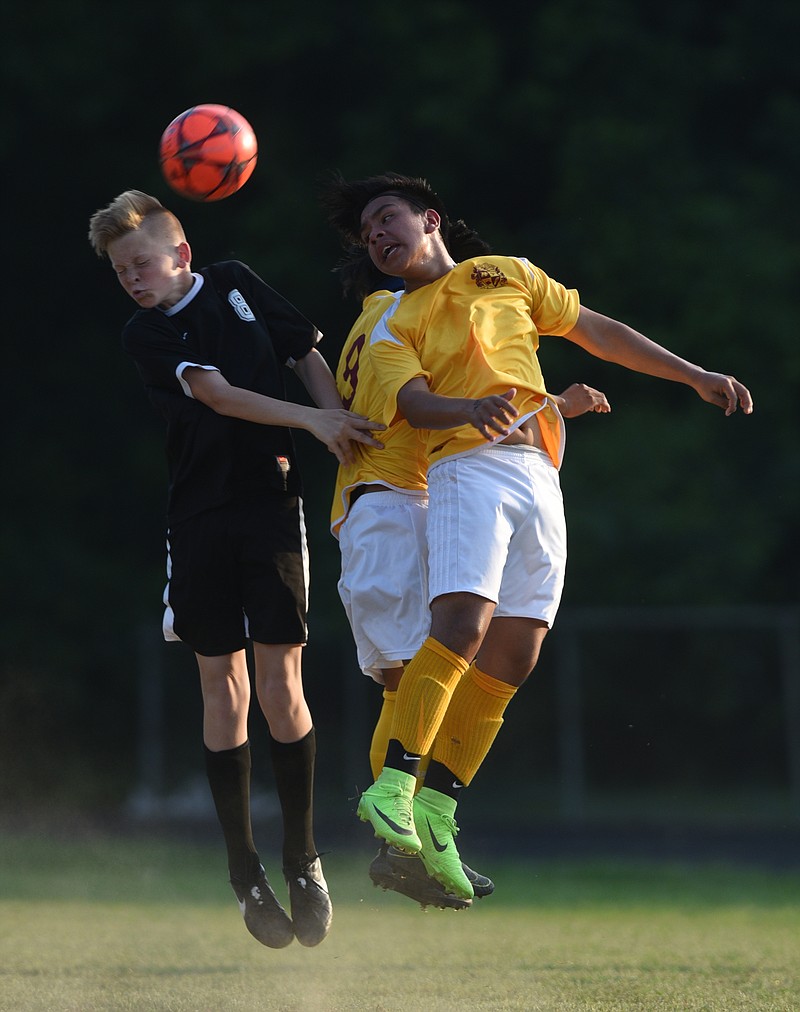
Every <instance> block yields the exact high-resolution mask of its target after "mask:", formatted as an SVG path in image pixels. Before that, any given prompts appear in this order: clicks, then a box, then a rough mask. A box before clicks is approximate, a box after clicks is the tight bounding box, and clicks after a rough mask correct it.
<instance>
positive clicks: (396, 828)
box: [372, 805, 414, 836]
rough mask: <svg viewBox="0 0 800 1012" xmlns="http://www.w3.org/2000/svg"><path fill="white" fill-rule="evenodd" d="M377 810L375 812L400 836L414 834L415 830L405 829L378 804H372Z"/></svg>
mask: <svg viewBox="0 0 800 1012" xmlns="http://www.w3.org/2000/svg"><path fill="white" fill-rule="evenodd" d="M372 807H373V809H374V810H375V814H376V815H378V816H379V817H380V818H381V819H383V821H384V822H385V823H386V825H387V826H388V827H389V829H391V830H392V832H394V833H397V834H398V835H400V836H413V835H414V832H413V830H411V829H403V827H402V826H398V825H397V823H396V822H395V821H394V819H390V818H389V816H388V815H386V814H384V813H383V812H382V811H381V810H380V808H378V806H377V805H373V806H372Z"/></svg>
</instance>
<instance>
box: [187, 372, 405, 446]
mask: <svg viewBox="0 0 800 1012" xmlns="http://www.w3.org/2000/svg"><path fill="white" fill-rule="evenodd" d="M183 378H184V379H185V381H186V382H187V383H188V384H189V388H190V389H191V391H192V396H193V397H194V398H195V400H198V401H200V402H201V403H203V404H205V405H206V406H207V407H209V408H211V410H212V411H216V412H217V414H219V415H228V416H229V417H231V418H241V419H242V420H243V421H246V422H256V423H258V424H259V425H285V426H288V427H291V428H295V429H305V430H306V431H308V432H310V433H311V434H312V435H313V436H316V437H317V439H319V440H320V441H321V442H323V443H324V444H325V445H326V446H327V447H328V449H329V450H330V451H331V453H333V454H335V455H336V459H337V460H338V461H339V463H340V464H349V463H350V462H351V461H352V459H353V448H352V443H353V442H357V443H366V444H367V445H368V446H374V447H375V448H376V449H378V450H382V449H383V443H381V442H379V441H378V440H377V439H375V437H374V436H373V435H372V432H373V431H379V430H381V429H384V428H385V427H386V426H385V425H383V424H381V423H380V422H373V421H371V420H370V419H369V418H364V416H363V415H357V414H355V413H354V412H352V411H345V409H344V408H342V407H337V408H312V407H309V406H308V405H306V404H295V403H294V402H293V401H282V400H279V399H277V398H275V397H267V396H265V395H264V394H258V393H255V392H254V391H253V390H245V389H244V388H243V387H234V386H231V384H230V383H228V381H227V380H226V379H225V377H224V376H222V375H221V373H219V372H216V371H215V370H209V369H200V368H198V367H195V366H192V367H190V368H188V369H186V370H185V371H184V373H183ZM337 401H338V397H337Z"/></svg>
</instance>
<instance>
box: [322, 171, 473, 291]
mask: <svg viewBox="0 0 800 1012" xmlns="http://www.w3.org/2000/svg"><path fill="white" fill-rule="evenodd" d="M381 194H388V195H392V196H396V197H400V198H401V199H403V200H405V201H406V202H407V203H409V204H410V205H411V206H412V207H416V208H418V209H419V210H420V211H425V210H427V208H429V207H432V208H433V209H434V210H435V211H437V212H438V214H439V216H440V218H441V222H442V223H441V229H440V230H441V233H442V239H443V241H444V244H445V246H446V247H447V251H448V253H449V254H450V255H451V256H452V257H453V259H454V260H455V261H457V262H460V261H461V260H468V259H469V258H470V257H475V256H482V255H485V254H487V253H489V252H491V247H490V246H489V244H488V243H486V242H484V241H483V239H481V237H480V236H479V235H478V233H477V232H476V231H475V230H474V229H471V228H469V226H468V225H467V224H466V223H465V222H464V221H462V220H461V219H459V220H458V221H455V222H451V221H450V219H449V218H448V216H447V211H446V210H445V206H444V202H443V201H442V199H441V197H439V195H438V193H436V191H435V190H434V189H433V188H432V187H431V185H430V183H428V181H427V180H426V179H423V178H422V177H420V176H403V175H400V174H399V173H396V172H385V173H383V175H380V176H370V177H369V178H367V179H359V180H355V181H352V182H348V181H347V180H346V179H344V178H343V177H342V176H341V175H340V174H338V173H336V174H334V176H333V177H332V178H331V179H330V180H329V181H328V182H327V183H326V184H324V186H323V189H322V192H321V194H320V202H321V203H322V206H323V207H324V208H325V211H326V212H327V216H328V221H329V222H330V224H331V225H333V227H334V228H335V229H337V231H338V232H339V234H340V235H341V236H342V238H343V240H344V242H345V247H346V250H347V252H346V253H345V256H344V258H343V259H342V260H341V261H340V262H339V263H338V264H337V265H336V267H335V268H334V271H335V272H336V273H337V274H338V275H339V280H340V281H341V284H342V290H343V293H344V295H353V296H355V297H356V298H358V299H363V298H364V297H365V296H366V295H369V293H370V292H374V291H377V290H379V289H382V288H397V287H398V285H399V282H397V281H395V282H394V283H393V282H392V280H391V279H390V278H389V277H388V275H386V274H384V273H383V272H382V271H379V270H378V268H377V267H376V266H375V265H374V264H373V263H372V261H371V260H370V258H369V255H368V254H367V253H366V252H365V249H364V244H363V243H362V242H361V213H362V211H363V210H364V208H365V207H366V206H367V204H368V203H369V202H370V201H371V200H374V198H375V197H378V196H380V195H381Z"/></svg>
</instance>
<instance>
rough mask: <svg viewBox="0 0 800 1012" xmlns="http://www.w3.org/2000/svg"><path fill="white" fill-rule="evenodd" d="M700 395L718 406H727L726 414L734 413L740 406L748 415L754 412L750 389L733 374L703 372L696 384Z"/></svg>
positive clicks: (695, 386)
mask: <svg viewBox="0 0 800 1012" xmlns="http://www.w3.org/2000/svg"><path fill="white" fill-rule="evenodd" d="M694 388H695V390H696V391H697V393H698V394H699V395H700V397H702V398H703V400H704V401H707V402H708V403H709V404H716V406H717V407H718V408H725V414H726V415H732V414H733V413H734V411H736V409H737V408H738V407H741V409H742V411H743V412H744V413H745V414H746V415H750V414H752V413H753V398H752V396H751V395H750V391H749V390H748V389H747V387H746V386H745V385H744V383H740V382H739V381H738V380H737V379H735V378H734V377H733V376H725V375H724V374H723V373H719V372H702V373H700V376H699V378H698V380H697V382H696V383H695V384H694Z"/></svg>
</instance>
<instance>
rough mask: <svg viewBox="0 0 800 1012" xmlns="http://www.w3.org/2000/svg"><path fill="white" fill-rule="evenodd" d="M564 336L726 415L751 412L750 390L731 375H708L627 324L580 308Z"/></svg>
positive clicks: (582, 307) (705, 371) (697, 366)
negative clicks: (685, 390)
mask: <svg viewBox="0 0 800 1012" xmlns="http://www.w3.org/2000/svg"><path fill="white" fill-rule="evenodd" d="M564 336H565V337H566V338H567V340H569V341H572V342H573V343H574V344H577V345H579V346H580V347H581V348H583V349H584V350H585V351H588V352H589V354H590V355H594V356H595V357H596V358H601V359H603V360H604V361H606V362H615V363H616V364H617V365H622V366H625V368H626V369H632V370H634V371H635V372H641V373H646V374H647V375H648V376H656V377H658V378H659V379H666V380H671V381H673V382H675V383H685V384H686V385H687V386H690V387H692V389H693V390H695V392H696V393H697V394H698V395H699V396H700V397H702V398H703V400H704V401H708V403H709V404H715V405H717V407H720V408H724V409H725V414H726V415H732V414H733V413H734V411H736V409H737V408H738V407H741V408H742V411H744V413H745V414H746V415H749V414H750V413H751V412H752V410H753V399H752V397H751V396H750V391H749V390H748V389H747V387H746V386H745V385H744V384H743V383H740V382H739V381H738V380H737V379H735V378H734V377H733V376H725V375H724V374H722V373H712V372H708V371H707V370H705V369H702V368H701V367H700V366H699V365H695V364H694V363H693V362H687V361H686V359H683V358H679V357H678V356H677V355H674V354H673V353H672V352H671V351H668V350H667V349H666V348H662V346H661V345H660V344H656V343H655V341H651V340H650V339H649V338H647V337H645V336H644V335H643V334H640V333H639V332H638V331H636V330H634V329H633V328H632V327H629V326H628V325H627V324H625V323H620V322H619V321H617V320H612V319H611V318H610V317H608V316H602V315H601V314H600V313H595V312H593V311H592V310H591V309H587V308H586V306H581V310H580V314H579V316H578V321H577V323H576V324H575V326H574V327H573V328H572V330H571V331H570V332H569V333H568V334H565V335H564Z"/></svg>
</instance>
